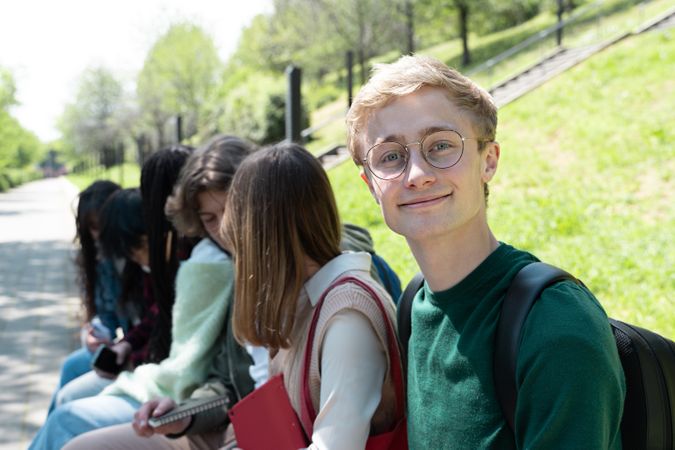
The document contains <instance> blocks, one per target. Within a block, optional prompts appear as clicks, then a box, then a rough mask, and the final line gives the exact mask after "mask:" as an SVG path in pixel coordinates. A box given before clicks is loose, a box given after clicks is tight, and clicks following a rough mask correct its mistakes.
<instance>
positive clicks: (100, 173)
mask: <svg viewBox="0 0 675 450" xmlns="http://www.w3.org/2000/svg"><path fill="white" fill-rule="evenodd" d="M67 178H68V179H69V180H70V181H71V182H72V183H73V184H74V185H75V186H77V188H78V189H80V190H83V189H85V188H86V187H87V186H89V185H90V184H91V183H93V182H94V181H95V180H110V181H114V182H115V183H117V184H120V185H122V187H125V188H128V187H138V186H139V185H140V183H141V169H140V167H139V166H138V164H134V163H125V164H124V165H123V166H114V167H111V168H110V169H105V168H103V167H102V166H99V167H97V168H95V169H90V170H86V171H84V172H78V173H71V174H69V175H68V177H67Z"/></svg>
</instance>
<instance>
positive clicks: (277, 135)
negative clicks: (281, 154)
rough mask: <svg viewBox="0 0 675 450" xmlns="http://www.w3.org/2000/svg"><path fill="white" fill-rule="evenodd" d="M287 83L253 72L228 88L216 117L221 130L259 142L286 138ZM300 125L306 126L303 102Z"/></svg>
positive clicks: (307, 118)
mask: <svg viewBox="0 0 675 450" xmlns="http://www.w3.org/2000/svg"><path fill="white" fill-rule="evenodd" d="M285 105H286V82H285V79H284V78H283V77H279V78H275V77H272V76H270V75H264V74H256V75H253V76H251V77H249V78H248V79H247V80H246V81H245V82H244V83H241V84H239V85H238V86H236V87H235V88H233V89H232V90H231V91H229V92H228V93H227V94H226V96H225V99H224V104H223V112H222V114H221V115H220V118H219V125H220V127H219V128H220V129H221V131H223V132H225V133H231V134H235V135H238V136H243V137H246V138H248V139H251V140H252V141H255V142H257V143H259V144H269V143H273V142H278V141H280V140H282V139H284V138H285V129H286V125H285ZM302 109H303V111H302V128H306V127H308V126H309V114H308V113H307V109H306V108H305V107H304V105H303V108H302Z"/></svg>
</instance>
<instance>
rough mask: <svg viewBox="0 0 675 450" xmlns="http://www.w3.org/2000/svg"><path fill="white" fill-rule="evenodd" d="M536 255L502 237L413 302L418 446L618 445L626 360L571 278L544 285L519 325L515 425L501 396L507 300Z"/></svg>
mask: <svg viewBox="0 0 675 450" xmlns="http://www.w3.org/2000/svg"><path fill="white" fill-rule="evenodd" d="M531 261H536V258H535V257H534V256H532V255H530V254H529V253H526V252H522V251H519V250H516V249H514V248H513V247H511V246H509V245H506V244H501V245H500V246H499V247H498V248H497V249H496V250H495V251H494V252H493V253H492V254H491V255H490V256H488V258H486V259H485V261H483V262H482V263H481V264H480V265H479V266H478V267H477V268H476V269H475V270H474V271H473V272H472V273H471V274H469V275H468V276H467V277H466V278H465V279H464V280H462V281H461V282H460V283H458V284H457V285H455V286H453V287H452V288H450V289H448V290H446V291H443V292H435V293H434V292H431V291H430V290H429V288H428V286H427V285H426V284H425V286H424V289H422V290H421V291H420V292H418V294H417V296H416V298H415V300H414V302H413V309H412V335H411V339H410V343H409V368H408V433H409V441H410V448H411V449H413V450H417V449H433V450H441V449H467V450H477V449H513V448H519V449H546V450H552V449H593V450H599V449H620V448H621V435H620V429H619V427H620V421H621V414H622V410H623V401H624V397H625V391H626V389H625V382H624V377H623V371H622V369H621V363H620V362H619V357H618V354H617V350H616V345H615V343H614V338H613V337H612V332H611V330H610V327H609V323H608V321H607V316H606V314H605V312H604V310H603V309H602V307H601V306H600V304H599V303H598V301H597V300H596V299H595V297H593V295H592V294H590V293H589V292H588V291H586V290H585V289H583V288H580V287H578V286H577V285H575V284H574V283H571V282H562V283H558V284H556V285H554V286H552V287H550V288H548V289H546V290H545V291H544V292H543V293H542V296H541V298H540V299H539V300H538V301H537V302H536V303H535V305H534V307H533V308H532V310H531V312H530V314H529V316H528V318H527V320H526V322H525V325H524V329H523V340H522V343H521V347H520V353H519V357H518V361H517V370H516V380H517V383H518V386H519V393H518V403H517V406H516V419H515V422H516V426H515V427H516V432H515V437H514V433H512V432H511V430H510V429H509V427H508V425H507V424H506V422H505V420H504V418H503V416H502V413H501V411H500V407H499V404H498V402H497V399H496V397H495V395H496V394H495V389H494V374H493V366H492V357H493V343H494V334H495V329H496V326H497V320H498V318H499V313H500V308H501V304H502V300H503V298H504V295H505V293H506V289H507V288H508V286H509V284H510V282H511V280H512V279H513V277H514V276H515V274H516V273H517V272H518V270H519V269H520V268H522V267H523V266H524V265H526V264H527V263H529V262H531Z"/></svg>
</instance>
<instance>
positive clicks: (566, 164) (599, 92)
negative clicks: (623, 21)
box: [329, 32, 675, 336]
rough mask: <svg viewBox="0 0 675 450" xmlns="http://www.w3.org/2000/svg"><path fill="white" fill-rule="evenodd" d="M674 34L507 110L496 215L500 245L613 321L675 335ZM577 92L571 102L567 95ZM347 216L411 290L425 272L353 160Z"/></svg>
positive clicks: (571, 75)
mask: <svg viewBox="0 0 675 450" xmlns="http://www.w3.org/2000/svg"><path fill="white" fill-rule="evenodd" d="M672 61H675V37H674V36H673V35H672V33H668V32H652V33H648V34H646V35H641V36H637V37H633V38H630V39H628V40H625V41H623V42H622V43H621V44H619V45H617V46H615V47H613V48H610V49H608V50H606V51H604V52H602V53H600V54H598V55H597V56H595V57H593V58H592V59H591V60H589V61H587V62H586V63H583V64H581V65H579V66H577V67H576V68H574V69H572V70H571V71H569V72H568V73H566V74H563V75H561V76H559V77H557V78H556V79H554V80H553V81H551V82H549V83H546V84H544V85H543V86H541V87H540V88H538V89H537V90H535V91H533V92H531V93H530V94H528V95H526V96H525V97H523V98H521V99H520V100H517V101H516V102H514V103H511V104H509V105H508V106H506V107H505V108H503V109H502V110H500V124H501V125H500V130H499V132H498V139H499V141H500V143H501V149H502V151H501V160H500V168H499V171H498V172H497V176H496V178H495V180H494V181H493V182H492V184H491V197H490V207H489V209H488V216H489V221H490V223H491V226H492V228H493V230H494V232H495V234H496V236H497V238H498V239H500V240H502V241H504V242H508V243H510V244H513V245H515V246H517V247H520V248H523V249H525V250H528V251H531V252H533V253H534V254H535V255H537V256H538V257H540V258H541V259H543V260H545V261H548V262H551V263H553V264H557V265H559V266H561V267H563V268H565V269H567V270H569V271H571V272H573V273H575V274H576V275H578V276H579V277H580V278H581V279H583V280H584V282H585V283H586V284H587V285H588V286H589V287H590V288H591V289H592V290H593V291H594V292H595V294H596V295H597V297H598V298H599V300H600V301H601V302H602V304H603V306H604V307H605V309H606V310H607V312H608V314H609V315H610V316H613V317H617V318H620V319H622V320H626V321H629V322H633V323H635V324H637V325H640V326H644V327H648V328H652V329H654V330H656V331H658V332H660V333H663V334H665V335H666V336H675V304H674V303H675V297H673V292H675V271H674V270H673V267H675V241H673V239H672V230H675V208H673V207H672V205H673V203H674V201H675V199H674V198H673V192H675V177H673V173H675V148H673V146H672V145H670V143H671V142H673V140H675V129H674V128H673V127H672V124H673V123H675V109H673V107H672V95H670V94H672V92H673V90H674V89H675V81H673V77H672ZM570 93H574V95H570ZM329 176H330V178H331V182H332V183H333V187H334V189H335V191H336V197H337V199H338V205H339V208H340V212H341V215H342V217H343V219H344V220H345V221H352V222H355V223H357V224H360V225H363V226H366V227H368V228H369V229H370V230H371V232H372V233H373V236H374V237H375V243H376V246H377V250H378V252H380V253H382V254H383V255H384V256H385V258H387V260H388V261H390V262H391V263H392V264H393V266H394V268H395V269H396V270H397V271H398V273H399V275H400V276H401V279H402V281H403V282H406V281H408V280H409V279H410V278H411V277H412V275H413V274H414V273H415V272H416V271H417V268H416V265H415V263H414V261H413V260H412V257H411V255H410V252H409V250H408V248H407V246H406V244H405V241H404V240H403V239H401V238H400V236H396V235H394V234H393V233H392V232H391V231H389V230H388V229H387V228H386V225H385V224H384V223H383V222H382V219H381V214H380V213H379V212H378V210H377V205H376V204H375V203H374V202H373V200H372V199H371V198H370V194H369V192H368V190H367V188H366V186H365V185H364V184H363V183H362V181H361V180H359V179H358V175H357V170H356V169H355V168H354V167H353V165H352V164H344V165H342V166H340V167H338V168H336V169H333V170H331V171H330V173H329Z"/></svg>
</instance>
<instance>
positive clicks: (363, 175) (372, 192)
mask: <svg viewBox="0 0 675 450" xmlns="http://www.w3.org/2000/svg"><path fill="white" fill-rule="evenodd" d="M361 179H362V180H363V181H364V182H365V183H366V184H367V185H368V190H369V191H370V195H372V196H373V198H374V199H375V203H377V204H378V205H379V204H380V200H379V199H378V198H377V194H375V189H374V187H373V182H372V181H371V179H370V178H369V177H368V175H367V174H366V171H365V170H363V169H362V170H361Z"/></svg>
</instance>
